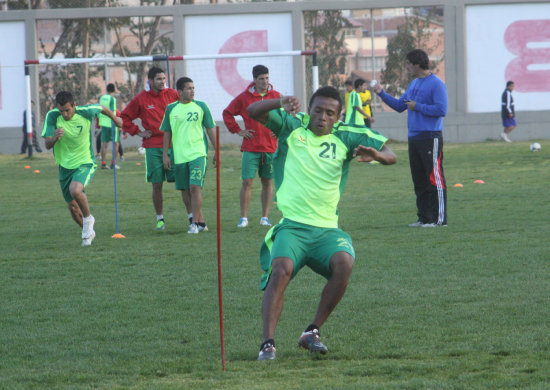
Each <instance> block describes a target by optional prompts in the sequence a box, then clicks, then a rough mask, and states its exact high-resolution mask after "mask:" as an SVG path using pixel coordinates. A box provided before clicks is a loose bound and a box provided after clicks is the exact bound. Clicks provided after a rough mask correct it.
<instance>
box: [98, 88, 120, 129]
mask: <svg viewBox="0 0 550 390" xmlns="http://www.w3.org/2000/svg"><path fill="white" fill-rule="evenodd" d="M99 104H101V105H102V106H104V107H107V108H108V109H109V110H111V111H112V112H113V114H116V98H115V97H114V96H111V95H109V94H106V95H103V96H102V97H100V98H99ZM112 123H113V120H112V119H111V118H109V117H108V116H107V115H104V114H100V115H99V125H100V126H101V127H111V125H112Z"/></svg>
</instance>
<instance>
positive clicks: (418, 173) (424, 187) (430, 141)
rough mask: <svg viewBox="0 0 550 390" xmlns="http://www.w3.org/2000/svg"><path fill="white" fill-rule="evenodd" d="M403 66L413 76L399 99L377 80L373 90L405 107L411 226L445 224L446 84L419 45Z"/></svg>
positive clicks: (399, 107) (400, 109)
mask: <svg viewBox="0 0 550 390" xmlns="http://www.w3.org/2000/svg"><path fill="white" fill-rule="evenodd" d="M405 66H406V69H407V72H409V74H410V75H412V76H413V77H415V79H414V80H413V81H412V82H411V83H410V84H409V86H408V87H407V90H406V91H405V93H404V94H403V95H401V97H399V98H398V99H396V98H394V97H393V96H390V95H388V94H387V93H386V92H385V91H384V90H383V89H382V86H381V85H380V84H376V86H375V87H374V91H375V92H376V93H377V94H378V96H380V98H381V99H382V100H383V101H384V103H386V104H387V105H388V106H390V107H391V108H393V109H394V110H395V111H397V112H403V111H405V110H407V111H408V118H407V127H408V141H409V163H410V167H411V175H412V180H413V184H414V192H415V194H416V207H417V209H418V211H417V215H418V219H417V221H416V222H414V223H411V224H409V226H410V227H436V226H447V187H446V183H445V176H444V174H443V135H442V131H443V117H444V116H445V115H446V114H447V88H446V87H445V84H444V83H443V81H441V79H440V78H439V77H437V76H436V75H434V74H433V73H432V72H431V71H430V69H429V58H428V55H427V54H426V53H425V52H424V51H423V50H420V49H416V50H412V51H410V52H409V53H408V54H407V62H406V65H405Z"/></svg>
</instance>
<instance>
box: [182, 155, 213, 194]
mask: <svg viewBox="0 0 550 390" xmlns="http://www.w3.org/2000/svg"><path fill="white" fill-rule="evenodd" d="M207 163H208V159H207V157H206V156H205V157H199V158H196V159H194V160H193V161H189V162H186V163H183V164H176V165H174V166H175V177H176V190H188V189H189V188H190V187H191V186H192V185H195V186H199V187H200V188H202V186H203V184H204V176H206V166H207Z"/></svg>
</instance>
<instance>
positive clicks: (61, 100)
mask: <svg viewBox="0 0 550 390" xmlns="http://www.w3.org/2000/svg"><path fill="white" fill-rule="evenodd" d="M55 103H56V104H57V105H59V106H64V105H65V104H67V103H70V104H71V105H72V104H74V97H73V94H72V93H70V92H69V91H61V92H59V93H58V94H57V95H55Z"/></svg>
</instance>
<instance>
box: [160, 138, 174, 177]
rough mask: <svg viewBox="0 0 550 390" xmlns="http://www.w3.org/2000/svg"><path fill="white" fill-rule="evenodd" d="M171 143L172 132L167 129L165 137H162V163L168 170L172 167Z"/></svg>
mask: <svg viewBox="0 0 550 390" xmlns="http://www.w3.org/2000/svg"><path fill="white" fill-rule="evenodd" d="M171 143H172V132H171V131H165V132H164V138H163V139H162V163H163V165H164V169H167V170H169V169H171V168H172V164H171V162H170V157H168V149H169V148H170V144H171Z"/></svg>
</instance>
